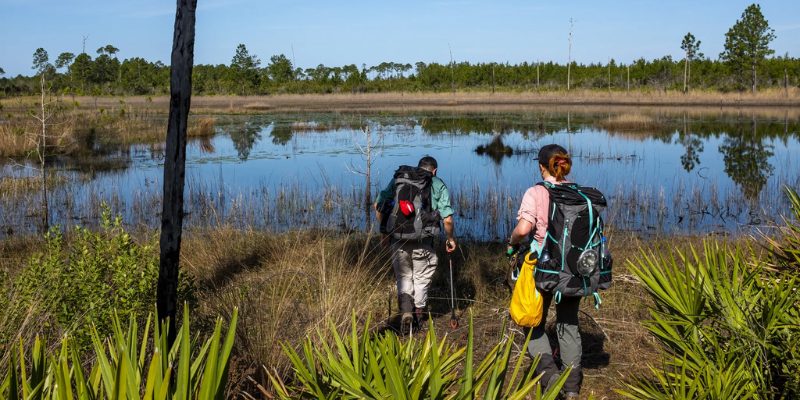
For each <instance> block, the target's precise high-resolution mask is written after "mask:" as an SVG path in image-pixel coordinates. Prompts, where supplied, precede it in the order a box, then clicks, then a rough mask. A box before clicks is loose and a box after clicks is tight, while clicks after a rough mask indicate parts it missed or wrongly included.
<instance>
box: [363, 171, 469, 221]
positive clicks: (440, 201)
mask: <svg viewBox="0 0 800 400" xmlns="http://www.w3.org/2000/svg"><path fill="white" fill-rule="evenodd" d="M392 199H394V179H392V180H391V181H389V184H388V185H387V186H386V189H383V190H381V191H380V193H378V199H377V200H376V201H375V202H376V203H377V204H381V203H383V202H384V201H386V200H392ZM431 203H432V204H431V208H433V209H434V210H436V211H439V215H441V216H442V219H444V218H447V217H449V216H451V215H453V213H454V212H453V206H452V205H451V204H450V191H449V190H447V185H445V184H444V181H442V180H441V179H439V178H438V177H436V176H434V177H433V179H432V180H431Z"/></svg>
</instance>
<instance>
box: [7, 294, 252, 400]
mask: <svg viewBox="0 0 800 400" xmlns="http://www.w3.org/2000/svg"><path fill="white" fill-rule="evenodd" d="M237 319H238V310H234V312H233V316H232V317H231V321H230V325H229V327H228V332H227V334H224V335H223V333H222V321H221V320H220V319H218V320H217V323H216V327H215V329H214V333H213V334H212V336H211V337H210V338H209V339H208V340H207V341H206V342H205V343H204V344H203V346H201V347H199V348H198V347H197V343H196V341H195V340H193V339H192V338H191V335H190V334H189V330H190V326H189V313H188V311H186V309H184V313H183V325H182V326H181V327H180V328H179V329H178V332H177V335H176V339H175V343H174V344H173V345H172V347H171V348H170V347H168V346H167V332H166V328H165V327H166V325H164V327H162V328H161V329H159V325H158V324H153V325H154V326H155V329H153V330H151V329H150V328H151V319H150V318H149V317H148V318H147V320H146V322H145V325H144V331H143V332H139V328H138V324H137V322H136V318H135V316H134V314H131V316H130V322H129V324H128V326H127V329H126V327H123V325H122V323H121V322H120V319H119V317H117V316H116V315H114V316H113V317H112V320H111V321H109V323H108V324H109V325H111V326H112V332H113V333H112V335H111V336H110V337H109V338H107V339H104V338H102V337H101V336H100V334H99V333H98V331H97V329H95V328H94V325H93V324H90V326H91V328H90V334H91V339H92V348H91V349H92V352H91V353H90V354H88V357H87V355H85V354H81V351H80V349H78V348H77V347H76V346H75V344H74V342H73V341H72V339H71V337H69V336H64V337H63V338H62V339H61V348H60V350H59V351H56V352H55V354H48V351H47V350H46V346H44V345H43V344H42V342H41V341H40V340H39V338H36V340H35V341H34V343H33V345H32V347H31V348H30V349H28V350H27V351H26V349H25V348H24V346H23V344H22V343H20V345H19V347H18V349H14V350H12V351H10V353H11V357H10V362H9V363H8V364H7V365H3V366H0V367H3V368H2V369H0V370H5V371H7V372H6V376H5V379H3V381H2V382H0V398H3V399H54V400H56V399H57V400H72V399H81V400H84V399H87V400H88V399H100V398H108V399H140V398H142V399H176V400H179V399H223V398H224V395H225V385H226V382H227V377H228V366H229V360H230V354H231V349H232V348H233V339H234V336H235V332H236V323H237ZM151 332H152V338H151V336H150V333H151ZM140 333H141V335H142V336H141V337H142V339H141V341H140V340H139V339H138V338H139V334H140ZM85 359H90V360H92V363H91V365H90V366H89V368H87V369H84V367H83V365H82V363H81V360H85ZM87 371H88V374H87V373H86V372H87Z"/></svg>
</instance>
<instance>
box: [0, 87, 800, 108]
mask: <svg viewBox="0 0 800 400" xmlns="http://www.w3.org/2000/svg"><path fill="white" fill-rule="evenodd" d="M62 100H64V101H68V102H73V101H74V102H77V103H78V104H79V107H80V108H114V107H120V106H122V105H130V106H137V107H143V108H148V109H153V110H164V111H166V110H167V109H168V106H169V96H166V95H163V96H103V97H92V96H75V97H73V96H63V97H62ZM32 101H37V98H35V97H16V98H6V99H2V100H0V105H2V107H3V108H7V109H8V111H11V110H13V109H15V108H18V107H20V106H23V105H25V104H28V105H29V104H30V103H31V102H32ZM542 106H547V107H565V108H584V107H589V108H592V107H615V108H621V109H631V108H650V107H659V108H668V109H677V110H679V109H686V108H691V109H695V108H713V109H717V110H719V109H737V108H747V109H759V108H768V109H775V108H792V107H798V106H800V89H797V88H792V89H791V90H790V91H789V92H788V93H785V92H784V91H783V90H780V91H775V90H765V91H763V92H759V93H756V94H751V93H716V92H696V93H688V94H683V93H680V92H610V93H608V92H601V91H573V92H569V93H567V92H563V91H561V92H557V91H553V92H497V93H491V92H456V93H418V92H412V93H408V92H388V93H356V94H350V93H347V94H342V93H337V94H277V95H266V96H228V95H225V96H193V97H192V108H193V111H194V112H195V113H197V112H201V111H232V112H264V111H276V112H277V111H360V110H375V111H377V110H436V109H445V110H465V111H469V110H471V109H476V108H480V109H490V110H491V109H497V110H508V111H512V110H526V109H530V108H538V107H542Z"/></svg>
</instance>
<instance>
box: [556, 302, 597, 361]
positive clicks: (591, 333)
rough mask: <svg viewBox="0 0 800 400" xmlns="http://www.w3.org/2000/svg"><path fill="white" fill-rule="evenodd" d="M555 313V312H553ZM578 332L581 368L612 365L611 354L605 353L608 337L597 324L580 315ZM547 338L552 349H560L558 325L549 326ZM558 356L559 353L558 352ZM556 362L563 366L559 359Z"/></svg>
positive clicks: (584, 315) (582, 314) (585, 315)
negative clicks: (557, 332)
mask: <svg viewBox="0 0 800 400" xmlns="http://www.w3.org/2000/svg"><path fill="white" fill-rule="evenodd" d="M551 311H553V310H551ZM578 317H579V324H578V330H579V331H580V334H581V350H582V351H581V353H582V355H581V367H583V368H586V369H599V368H603V367H607V366H608V365H609V364H610V363H611V354H609V353H608V352H606V351H605V342H606V335H605V333H603V330H602V328H600V327H599V326H598V325H597V323H596V322H595V321H594V320H593V319H592V318H591V317H590V316H588V315H587V314H585V313H584V312H581V313H580V314H579V316H578ZM546 331H547V337H548V339H549V340H550V348H552V349H557V348H558V335H557V334H556V324H555V322H554V321H551V322H549V323H548V324H547V330H546ZM556 353H557V354H556V355H558V352H556ZM556 361H557V362H558V363H559V367H560V366H561V365H560V363H561V360H560V358H559V357H557V359H556Z"/></svg>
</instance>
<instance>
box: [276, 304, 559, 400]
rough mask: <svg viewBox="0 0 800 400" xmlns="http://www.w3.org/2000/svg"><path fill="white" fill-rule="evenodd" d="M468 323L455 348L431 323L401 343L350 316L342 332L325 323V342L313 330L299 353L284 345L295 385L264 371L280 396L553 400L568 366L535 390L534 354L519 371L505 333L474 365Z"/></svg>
mask: <svg viewBox="0 0 800 400" xmlns="http://www.w3.org/2000/svg"><path fill="white" fill-rule="evenodd" d="M472 327H473V324H472V317H471V316H470V321H469V333H468V337H467V344H466V345H465V346H462V347H459V346H457V345H456V344H455V343H453V342H452V341H448V340H447V338H446V337H445V338H442V339H441V340H438V339H437V338H436V332H435V330H434V327H433V323H432V322H431V323H430V324H429V327H428V332H427V334H426V335H425V338H424V339H423V340H419V339H417V338H414V337H411V338H408V339H407V340H405V341H401V340H400V339H399V338H398V337H397V335H395V334H394V333H393V332H382V333H375V332H370V323H369V320H368V321H367V322H366V324H365V327H364V329H363V331H361V332H359V329H358V325H357V321H356V318H355V315H353V318H352V327H351V330H350V333H349V335H347V336H345V337H342V336H340V335H339V333H338V331H337V329H336V327H335V326H334V325H333V324H332V323H331V324H330V326H329V330H330V336H332V337H333V343H331V344H328V342H327V341H326V340H325V338H326V337H327V335H324V334H323V333H322V332H317V337H316V338H311V337H307V338H306V339H305V341H304V343H303V349H302V356H301V355H300V354H299V353H298V352H297V351H296V350H295V349H293V348H291V347H289V346H287V345H284V351H285V352H286V354H287V355H288V356H289V358H290V359H291V362H292V365H293V366H294V373H295V376H294V381H296V382H297V384H296V385H294V386H287V384H286V383H285V382H284V381H283V379H281V378H280V377H279V376H277V374H270V379H271V381H272V384H273V386H274V387H275V388H276V390H277V395H278V397H280V398H283V399H293V398H317V399H332V398H337V399H365V398H370V399H389V398H391V399H444V398H448V399H474V398H482V399H523V398H529V397H528V396H530V395H531V394H533V395H534V397H533V398H535V399H555V398H556V397H557V396H558V395H559V390H561V387H562V386H563V384H564V381H565V380H566V378H567V376H568V375H569V369H567V371H566V372H564V373H563V374H561V377H560V379H558V381H557V382H556V383H554V384H553V385H552V386H551V387H550V388H548V390H547V392H546V393H544V394H542V393H541V390H540V386H539V385H538V383H539V379H540V378H541V376H535V377H534V376H533V373H534V367H535V366H536V365H537V363H538V359H536V360H534V361H533V364H532V365H531V366H530V367H529V369H528V371H527V372H524V371H523V368H522V364H523V360H524V359H525V358H526V357H525V355H524V354H520V355H519V356H518V357H517V360H516V361H515V362H513V363H512V357H511V349H512V346H513V344H514V334H513V333H512V334H511V335H509V336H508V337H505V338H503V339H502V340H500V342H499V343H498V344H497V345H496V346H494V348H492V350H491V351H489V353H488V354H487V355H486V356H485V357H484V358H483V360H481V361H480V362H478V365H477V366H475V365H474V364H473V340H474V338H473V329H472ZM511 368H513V369H511ZM537 389H538V390H537ZM262 390H263V389H262ZM264 394H265V395H266V394H268V393H266V391H265V393H264Z"/></svg>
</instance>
